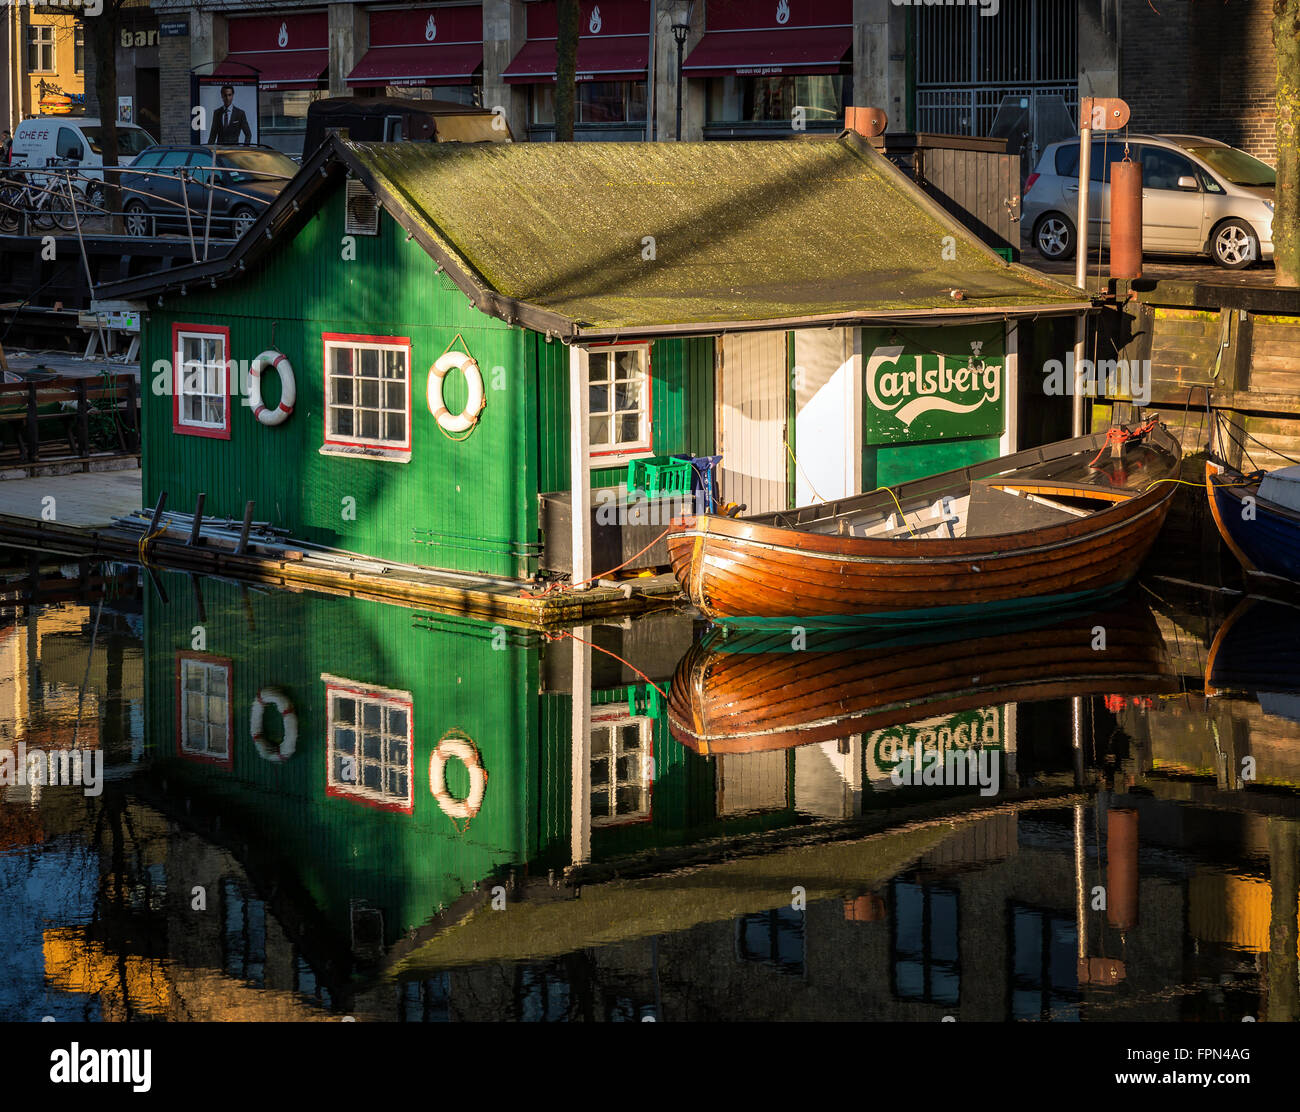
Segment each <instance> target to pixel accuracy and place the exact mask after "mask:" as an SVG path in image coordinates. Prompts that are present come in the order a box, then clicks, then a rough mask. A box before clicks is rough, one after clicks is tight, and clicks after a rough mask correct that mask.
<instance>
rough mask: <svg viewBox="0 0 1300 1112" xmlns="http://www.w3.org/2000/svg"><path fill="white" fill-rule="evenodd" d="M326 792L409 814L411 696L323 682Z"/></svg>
mask: <svg viewBox="0 0 1300 1112" xmlns="http://www.w3.org/2000/svg"><path fill="white" fill-rule="evenodd" d="M324 679H325V690H326V702H325V705H326V713H327V723H326V750H327V760H326V765H325V767H326V770H327V783H326V791H327V793H328V794H329V795H332V796H339V797H342V798H346V799H351V800H354V801H356V802H358V803H363V804H365V805H366V806H369V807H377V808H379V809H381V810H385V811H402V812H405V813H406V814H410V813H411V811H412V810H413V808H414V797H413V795H412V790H411V785H412V781H413V779H414V776H413V772H414V769H413V765H412V761H413V754H414V735H413V732H412V730H413V721H412V703H411V696H410V693H409V692H405V691H390V690H387V689H385V688H378V687H370V686H368V685H364V684H354V683H352V682H351V681H349V680H343V679H336V678H334V677H330V676H327V677H324Z"/></svg>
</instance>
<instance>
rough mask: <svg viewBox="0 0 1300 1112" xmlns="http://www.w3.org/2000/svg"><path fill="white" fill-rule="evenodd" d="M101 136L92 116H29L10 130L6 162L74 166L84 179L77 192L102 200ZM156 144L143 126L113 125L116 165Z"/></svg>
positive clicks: (13, 165)
mask: <svg viewBox="0 0 1300 1112" xmlns="http://www.w3.org/2000/svg"><path fill="white" fill-rule="evenodd" d="M103 138H104V129H103V127H102V125H101V123H100V120H99V118H98V117H95V116H76V117H72V116H33V117H31V118H30V119H26V120H23V122H22V123H20V124H19V125H18V127H17V128H16V129H15V130H14V138H13V149H12V151H11V153H10V156H9V165H10V168H11V169H13V170H20V169H27V170H29V171H30V170H37V169H41V170H43V169H45V168H46V167H47V166H53V167H59V168H64V169H72V170H75V171H77V173H78V174H80V175H81V176H82V178H84V179H88V180H86V181H83V182H82V183H81V185H80V187H79V190H80V192H81V193H82V194H84V195H86V196H87V197H88V198H89V199H90V202H91V203H92V204H102V203H103V197H104V193H103V189H104V184H103V183H104V150H103V145H102V144H103ZM156 145H157V144H156V143H155V141H154V138H153V136H152V135H150V134H149V133H148V132H147V131H145V130H144V128H142V127H136V126H135V125H134V124H118V125H117V164H118V165H119V166H130V165H132V164H133V163H134V162H135V160H136V159H137V158H138V157H139V156H140V155H141V154H142V153H143V152H144V151H146V150H148V149H149V148H150V147H153V146H156ZM32 177H33V178H37V175H32ZM38 184H39V178H38Z"/></svg>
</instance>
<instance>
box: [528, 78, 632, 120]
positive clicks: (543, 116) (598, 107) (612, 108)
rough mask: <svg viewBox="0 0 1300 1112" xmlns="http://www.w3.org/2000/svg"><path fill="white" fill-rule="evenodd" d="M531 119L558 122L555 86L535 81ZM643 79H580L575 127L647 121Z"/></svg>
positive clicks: (574, 114) (532, 93)
mask: <svg viewBox="0 0 1300 1112" xmlns="http://www.w3.org/2000/svg"><path fill="white" fill-rule="evenodd" d="M529 103H530V106H531V107H530V114H529V121H530V122H531V123H532V124H534V125H536V126H540V127H554V126H555V86H554V85H533V86H532V87H531V95H530V97H529ZM645 120H646V83H645V82H644V81H580V82H578V85H577V98H576V101H575V103H574V107H573V124H574V126H575V127H584V126H592V127H595V126H599V125H601V124H621V125H627V124H642V125H643V124H644V123H645Z"/></svg>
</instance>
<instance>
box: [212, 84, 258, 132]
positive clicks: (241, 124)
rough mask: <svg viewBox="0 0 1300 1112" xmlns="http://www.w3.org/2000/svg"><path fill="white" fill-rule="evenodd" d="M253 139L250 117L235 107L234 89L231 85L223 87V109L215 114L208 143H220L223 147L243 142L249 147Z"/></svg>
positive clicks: (219, 109)
mask: <svg viewBox="0 0 1300 1112" xmlns="http://www.w3.org/2000/svg"><path fill="white" fill-rule="evenodd" d="M241 135H242V136H243V138H242V139H241V138H240V136H241ZM252 139H253V132H252V129H251V128H250V127H249V126H248V117H247V116H245V115H244V110H243V109H242V108H237V107H235V90H234V88H233V87H232V86H230V85H223V86H221V107H220V108H218V109H217V110H216V112H215V113H214V114H213V117H212V131H211V133H210V134H209V135H208V142H209V143H220V144H221V145H223V146H229V145H231V144H236V143H241V142H242V143H243V144H244V145H245V146H247V145H248V144H249V143H250V142H252Z"/></svg>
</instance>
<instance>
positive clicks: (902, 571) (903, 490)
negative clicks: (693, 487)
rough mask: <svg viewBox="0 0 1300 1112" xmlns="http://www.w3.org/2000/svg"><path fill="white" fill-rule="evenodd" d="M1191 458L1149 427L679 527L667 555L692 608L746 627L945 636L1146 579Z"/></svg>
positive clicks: (1159, 429) (689, 520)
mask: <svg viewBox="0 0 1300 1112" xmlns="http://www.w3.org/2000/svg"><path fill="white" fill-rule="evenodd" d="M1113 431H1114V430H1113ZM1180 459H1181V450H1180V448H1179V445H1178V442H1177V441H1176V440H1175V439H1174V437H1172V436H1171V435H1169V433H1168V431H1167V430H1166V429H1165V428H1164V427H1163V426H1161V425H1158V424H1155V423H1154V422H1149V423H1148V425H1145V426H1143V428H1142V429H1141V430H1139V432H1138V434H1134V435H1133V436H1132V437H1131V438H1130V440H1129V442H1128V443H1127V444H1124V443H1123V442H1122V441H1119V440H1116V439H1115V438H1114V437H1113V436H1108V435H1107V434H1097V435H1095V436H1087V437H1080V438H1078V439H1076V440H1068V441H1062V442H1061V443H1058V444H1051V445H1047V446H1046V447H1043V448H1036V449H1033V450H1031V451H1026V452H1019V453H1017V454H1016V455H1013V456H1007V457H1004V458H1003V459H1000V460H990V461H989V462H987V463H983V464H977V465H975V466H973V467H967V468H962V469H961V470H958V471H949V472H946V473H945V474H942V475H935V476H932V477H930V478H927V479H917V480H914V481H913V482H910V483H904V484H902V485H901V486H899V487H897V488H896V489H895V491H894V493H893V494H891V492H890V491H887V490H886V491H879V492H872V493H870V494H861V495H855V496H854V497H851V498H842V499H839V500H837V501H834V502H828V503H825V504H822V505H815V506H804V507H802V508H800V509H795V510H786V511H780V512H776V513H768V514H760V515H758V516H755V517H747V518H728V517H721V516H717V515H714V514H701V515H697V516H687V517H683V518H678V519H677V520H676V521H675V522H674V523H673V528H672V530H671V531H670V533H669V535H668V551H669V555H670V557H671V560H672V565H673V571H674V573H675V574H676V576H677V579H678V582H680V583H681V585H682V589H683V590H684V591H685V592H686V594H687V596H688V597H689V598H690V600H691V602H692V603H694V604H695V605H696V606H697V607H698V608H699V609H700V610H701V611H702V612H703V613H705V614H707V615H708V616H709V617H711V618H714V619H717V620H719V621H723V622H729V623H733V624H737V625H744V624H756V625H767V626H771V625H772V624H773V623H774V621H779V620H780V619H783V618H784V619H791V620H799V621H804V620H807V619H810V618H812V619H818V620H819V622H822V623H829V622H835V621H838V622H840V623H851V622H862V621H867V622H874V623H884V624H907V623H915V622H943V623H945V624H946V623H950V622H952V621H956V620H969V619H970V618H971V617H973V616H975V615H977V614H978V615H981V616H985V617H987V616H990V615H1000V614H1014V613H1023V612H1026V611H1029V610H1040V609H1041V608H1042V607H1043V606H1045V605H1054V606H1062V605H1070V604H1071V603H1074V602H1077V601H1079V600H1080V599H1086V598H1092V599H1094V600H1095V599H1096V598H1097V597H1098V596H1100V595H1104V594H1106V593H1108V592H1110V591H1114V590H1117V589H1119V588H1120V587H1122V586H1123V585H1124V584H1125V583H1127V582H1128V581H1129V580H1130V579H1131V578H1132V577H1133V576H1134V575H1135V574H1136V572H1137V569H1138V565H1139V564H1141V562H1142V560H1143V558H1144V557H1145V556H1146V554H1147V552H1148V551H1149V550H1150V548H1151V545H1152V544H1153V543H1154V541H1155V539H1156V534H1157V533H1159V531H1160V527H1161V525H1163V524H1164V520H1165V516H1166V515H1167V513H1168V512H1169V504H1170V500H1171V499H1172V497H1173V495H1174V492H1175V490H1176V489H1177V486H1176V484H1174V483H1171V482H1160V480H1163V479H1172V478H1175V477H1177V475H1178V472H1179V465H1180ZM895 496H896V497H897V500H898V501H897V503H895V501H894V498H895Z"/></svg>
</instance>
